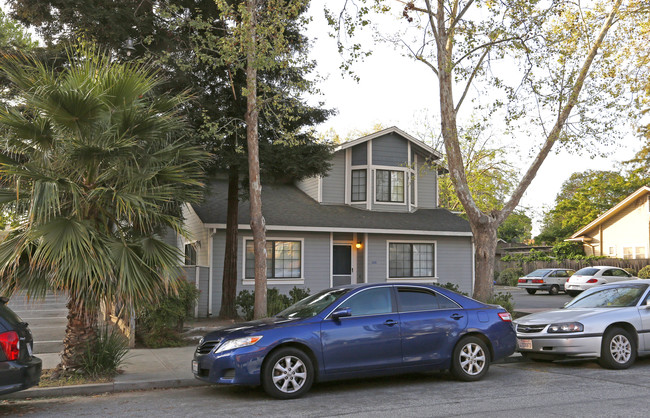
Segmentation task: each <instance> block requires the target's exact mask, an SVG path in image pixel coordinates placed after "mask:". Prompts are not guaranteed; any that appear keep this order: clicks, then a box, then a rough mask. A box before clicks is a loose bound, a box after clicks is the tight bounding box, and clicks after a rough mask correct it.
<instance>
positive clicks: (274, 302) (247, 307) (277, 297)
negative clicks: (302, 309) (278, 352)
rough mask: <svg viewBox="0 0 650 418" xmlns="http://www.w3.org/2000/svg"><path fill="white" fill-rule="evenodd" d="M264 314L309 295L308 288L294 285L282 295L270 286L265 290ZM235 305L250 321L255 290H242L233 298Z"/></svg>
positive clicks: (270, 313)
mask: <svg viewBox="0 0 650 418" xmlns="http://www.w3.org/2000/svg"><path fill="white" fill-rule="evenodd" d="M266 292H267V293H266V315H267V316H273V315H275V314H277V313H278V312H280V311H283V310H285V309H287V308H288V307H289V306H291V305H293V304H294V303H296V302H298V301H299V300H302V299H304V298H306V297H307V296H309V289H301V288H298V287H296V286H294V287H293V289H291V290H290V291H289V296H287V295H283V294H282V293H280V291H279V290H278V289H277V288H275V287H272V288H270V289H267V291H266ZM235 305H236V306H237V307H238V308H239V309H240V310H241V312H242V313H243V317H244V319H245V320H247V321H250V320H251V319H253V315H254V305H255V291H252V292H250V291H248V290H242V291H241V292H239V294H238V295H237V298H236V299H235Z"/></svg>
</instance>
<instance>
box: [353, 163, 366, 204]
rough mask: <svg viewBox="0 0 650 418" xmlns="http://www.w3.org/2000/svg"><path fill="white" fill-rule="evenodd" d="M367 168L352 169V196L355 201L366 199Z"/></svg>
mask: <svg viewBox="0 0 650 418" xmlns="http://www.w3.org/2000/svg"><path fill="white" fill-rule="evenodd" d="M366 173H367V171H366V169H363V170H352V196H351V199H352V201H353V202H365V200H366V177H367V175H366Z"/></svg>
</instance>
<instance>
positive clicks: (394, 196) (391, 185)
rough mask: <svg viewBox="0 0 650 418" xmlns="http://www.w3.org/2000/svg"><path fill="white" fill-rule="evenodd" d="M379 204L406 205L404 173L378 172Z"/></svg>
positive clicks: (377, 198)
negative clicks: (394, 203) (393, 203)
mask: <svg viewBox="0 0 650 418" xmlns="http://www.w3.org/2000/svg"><path fill="white" fill-rule="evenodd" d="M376 200H377V201H378V202H396V203H404V172H403V171H392V170H377V192H376Z"/></svg>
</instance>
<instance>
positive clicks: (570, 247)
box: [552, 241, 585, 260]
mask: <svg viewBox="0 0 650 418" xmlns="http://www.w3.org/2000/svg"><path fill="white" fill-rule="evenodd" d="M552 252H553V256H554V257H555V258H557V259H559V260H568V259H575V258H582V257H584V256H585V250H584V247H583V245H582V243H580V242H571V241H561V242H558V243H557V244H555V245H554V246H553V249H552Z"/></svg>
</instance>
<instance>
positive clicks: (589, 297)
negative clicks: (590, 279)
mask: <svg viewBox="0 0 650 418" xmlns="http://www.w3.org/2000/svg"><path fill="white" fill-rule="evenodd" d="M647 288H648V285H630V286H616V287H606V288H603V289H598V290H596V291H594V292H591V293H586V294H584V296H579V297H577V298H575V299H574V300H573V301H571V303H569V304H568V305H567V306H566V308H567V309H577V308H621V307H625V306H635V305H636V304H637V303H638V302H639V299H640V298H641V296H643V294H644V293H645V291H646V289H647Z"/></svg>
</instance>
